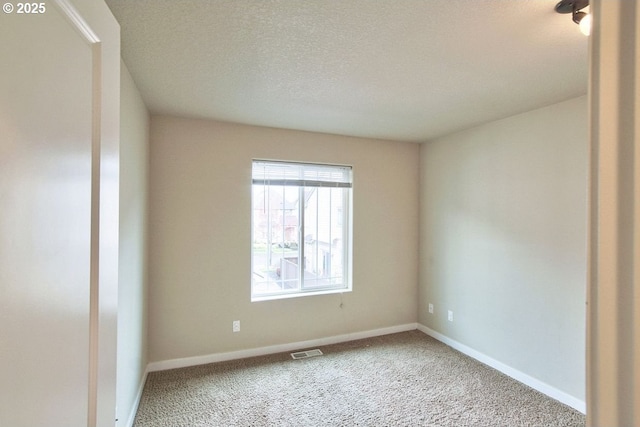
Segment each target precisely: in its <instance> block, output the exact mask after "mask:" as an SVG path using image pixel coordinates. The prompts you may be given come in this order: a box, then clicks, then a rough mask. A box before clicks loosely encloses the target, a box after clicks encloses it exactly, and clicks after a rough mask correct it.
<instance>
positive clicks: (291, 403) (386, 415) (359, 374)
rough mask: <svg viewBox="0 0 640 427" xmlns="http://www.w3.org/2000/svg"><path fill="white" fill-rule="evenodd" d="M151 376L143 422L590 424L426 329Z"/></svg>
mask: <svg viewBox="0 0 640 427" xmlns="http://www.w3.org/2000/svg"><path fill="white" fill-rule="evenodd" d="M320 349H321V350H322V351H323V352H324V356H318V357H313V358H309V359H302V360H293V359H292V358H291V356H290V355H289V353H282V354H276V355H270V356H262V357H254V358H249V359H243V360H236V361H231V362H221V363H214V364H209V365H202V366H196V367H190V368H183V369H174V370H170V371H163V372H154V373H150V374H149V377H148V379H147V383H146V385H145V388H144V392H143V395H142V399H141V401H140V407H139V409H138V414H137V417H136V421H135V426H136V427H148V426H154V427H168V426H180V427H186V426H194V427H195V426H544V427H548V426H583V425H584V424H585V417H584V415H582V414H580V413H579V412H577V411H575V410H573V409H571V408H569V407H567V406H565V405H563V404H561V403H559V402H557V401H555V400H553V399H550V398H549V397H546V396H545V395H543V394H541V393H539V392H537V391H535V390H533V389H531V388H529V387H527V386H525V385H522V384H520V383H518V382H516V381H514V380H512V379H510V378H508V377H507V376H505V375H503V374H501V373H500V372H498V371H496V370H494V369H492V368H489V367H487V366H485V365H483V364H481V363H479V362H477V361H475V360H473V359H471V358H469V357H467V356H465V355H463V354H461V353H459V352H457V351H455V350H453V349H451V348H450V347H448V346H446V345H444V344H442V343H440V342H438V341H436V340H434V339H433V338H431V337H429V336H427V335H425V334H423V333H422V332H419V331H410V332H403V333H399V334H392V335H386V336H382V337H377V338H370V339H365V340H359V341H352V342H349V343H343V344H336V345H330V346H324V347H320Z"/></svg>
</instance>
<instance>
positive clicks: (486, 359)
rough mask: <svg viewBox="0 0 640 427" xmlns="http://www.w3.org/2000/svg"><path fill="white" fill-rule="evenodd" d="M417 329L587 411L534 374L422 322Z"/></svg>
mask: <svg viewBox="0 0 640 427" xmlns="http://www.w3.org/2000/svg"><path fill="white" fill-rule="evenodd" d="M417 329H418V330H419V331H422V332H424V333H425V334H427V335H429V336H431V337H433V338H435V339H437V340H438V341H440V342H442V343H444V344H446V345H448V346H449V347H452V348H454V349H456V350H458V351H459V352H461V353H464V354H466V355H467V356H469V357H472V358H474V359H476V360H478V361H479V362H482V363H484V364H485V365H488V366H491V367H492V368H494V369H496V370H498V371H500V372H502V373H503V374H505V375H508V376H509V377H511V378H513V379H514V380H516V381H519V382H521V383H523V384H525V385H528V386H529V387H531V388H533V389H534V390H538V391H539V392H541V393H543V394H546V395H547V396H549V397H551V398H552V399H555V400H557V401H559V402H562V403H564V404H565V405H567V406H570V407H572V408H573V409H575V410H577V411H580V412H582V413H583V414H585V413H586V410H587V405H586V403H585V402H584V401H583V400H580V399H578V398H576V397H574V396H571V395H570V394H567V393H565V392H563V391H561V390H558V389H557V388H555V387H552V386H550V385H549V384H547V383H545V382H542V381H540V380H538V379H536V378H533V377H532V376H529V375H527V374H525V373H524V372H521V371H518V370H517V369H514V368H512V367H510V366H508V365H505V364H504V363H502V362H499V361H497V360H495V359H492V358H491V357H489V356H487V355H486V354H483V353H481V352H479V351H477V350H474V349H473V348H471V347H467V346H466V345H464V344H462V343H459V342H458V341H456V340H453V339H451V338H449V337H447V336H445V335H442V334H441V333H439V332H436V331H434V330H433V329H430V328H428V327H426V326H424V325H422V324H420V323H418V324H417Z"/></svg>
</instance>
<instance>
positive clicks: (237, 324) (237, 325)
mask: <svg viewBox="0 0 640 427" xmlns="http://www.w3.org/2000/svg"><path fill="white" fill-rule="evenodd" d="M233 332H240V321H239V320H234V321H233Z"/></svg>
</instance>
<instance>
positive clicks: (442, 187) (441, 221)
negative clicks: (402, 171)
mask: <svg viewBox="0 0 640 427" xmlns="http://www.w3.org/2000/svg"><path fill="white" fill-rule="evenodd" d="M587 148H588V140H587V99H586V97H580V98H577V99H573V100H569V101H566V102H563V103H560V104H556V105H552V106H549V107H546V108H542V109H539V110H535V111H530V112H527V113H525V114H521V115H517V116H514V117H511V118H508V119H504V120H500V121H496V122H492V123H489V124H486V125H483V126H479V127H476V128H473V129H469V130H467V131H463V132H460V133H456V134H454V135H450V136H447V137H444V138H440V139H437V140H435V141H433V142H429V143H426V144H423V145H422V146H421V153H420V155H421V177H420V182H421V189H420V193H421V200H420V211H421V213H420V218H421V233H420V284H419V308H418V316H419V322H420V323H421V324H423V325H425V326H427V327H429V328H431V329H433V330H435V331H437V332H439V333H441V334H443V335H445V336H447V337H449V338H451V339H453V340H455V341H457V342H459V343H462V344H464V345H466V346H468V347H470V348H472V349H474V350H476V351H479V352H480V353H483V354H485V355H487V356H489V357H491V358H493V359H495V360H498V361H500V362H502V363H504V364H506V365H508V366H510V367H512V368H514V369H516V370H519V371H521V372H523V373H525V374H527V375H529V376H531V377H534V378H536V379H537V380H539V381H542V382H543V383H546V384H548V385H550V386H552V387H554V388H556V389H558V390H560V391H562V392H564V393H567V394H569V395H571V396H574V397H575V398H577V399H579V400H582V401H584V396H585V292H586V269H587V267H586V221H587V219H586V213H587V163H588V162H587ZM428 303H432V304H434V306H435V312H434V314H429V313H428V310H427V304H428ZM447 310H452V311H453V312H454V321H453V322H448V321H447Z"/></svg>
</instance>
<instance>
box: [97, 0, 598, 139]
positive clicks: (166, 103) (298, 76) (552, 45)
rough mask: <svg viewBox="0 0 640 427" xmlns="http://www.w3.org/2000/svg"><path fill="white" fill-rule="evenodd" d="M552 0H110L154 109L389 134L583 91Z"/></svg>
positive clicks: (466, 120)
mask: <svg viewBox="0 0 640 427" xmlns="http://www.w3.org/2000/svg"><path fill="white" fill-rule="evenodd" d="M555 3H556V0H316V1H310V0H309V1H303V0H210V1H206V0H180V1H176V0H136V1H132V0H107V4H108V5H109V7H110V8H111V10H112V11H113V13H114V15H115V17H116V19H117V20H118V21H119V22H120V25H121V27H122V55H123V58H124V61H125V63H126V64H127V67H128V68H129V70H130V72H131V74H132V75H133V78H134V80H135V81H136V84H137V85H138V88H139V89H140V92H141V93H142V96H143V98H144V100H145V102H146V104H147V106H148V107H149V110H150V111H151V112H152V113H154V114H171V115H177V116H183V117H196V118H211V119H216V120H221V121H228V122H236V123H245V124H252V125H260V126H269V127H277V128H287V129H299V130H307V131H316V132H325V133H333V134H341V135H352V136H363V137H372V138H381V139H389V140H399V141H417V142H421V141H426V140H428V139H430V138H434V137H437V136H441V135H444V134H447V133H450V132H453V131H456V130H460V129H464V128H468V127H470V126H473V125H477V124H480V123H483V122H487V121H491V120H496V119H499V118H503V117H507V116H510V115H513V114H517V113H520V112H524V111H528V110H531V109H534V108H537V107H542V106H545V105H549V104H552V103H555V102H559V101H563V100H566V99H569V98H572V97H576V96H579V95H583V94H585V93H586V92H587V75H588V61H587V45H588V39H587V37H585V36H583V35H582V34H580V32H579V31H578V27H577V25H575V24H574V23H573V22H571V18H570V16H569V15H559V14H557V13H556V12H555V11H554V6H555Z"/></svg>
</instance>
